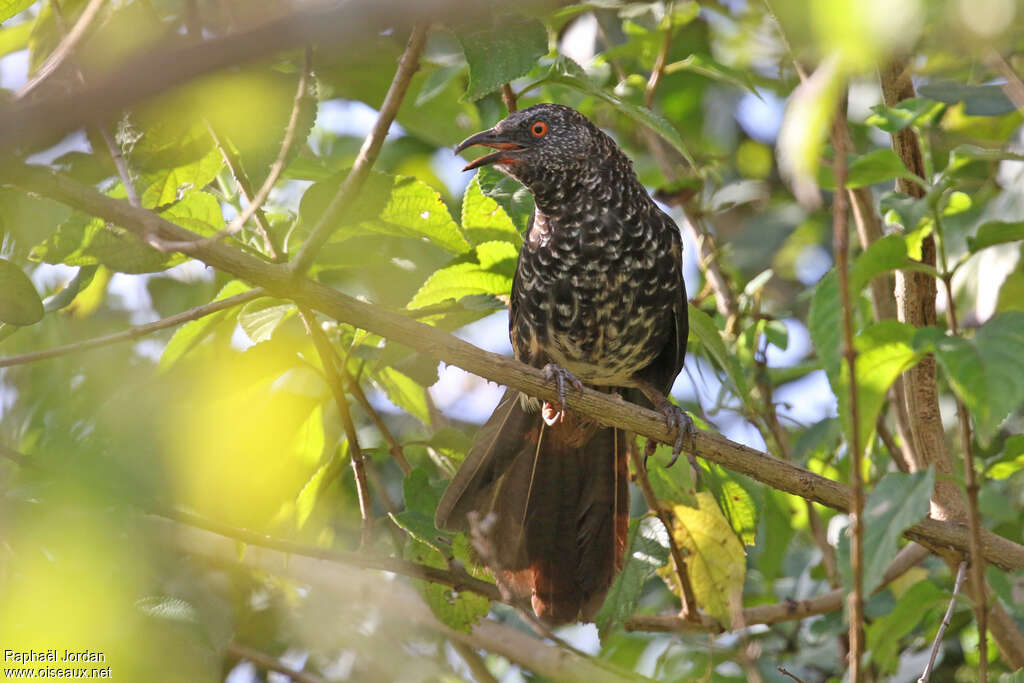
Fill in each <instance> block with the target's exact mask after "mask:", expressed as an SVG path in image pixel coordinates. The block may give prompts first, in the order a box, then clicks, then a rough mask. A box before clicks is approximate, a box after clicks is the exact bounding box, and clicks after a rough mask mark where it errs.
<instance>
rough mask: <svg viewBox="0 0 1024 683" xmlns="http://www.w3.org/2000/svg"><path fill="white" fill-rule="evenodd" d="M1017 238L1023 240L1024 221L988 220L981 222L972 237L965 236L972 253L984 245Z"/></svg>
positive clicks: (1012, 240)
mask: <svg viewBox="0 0 1024 683" xmlns="http://www.w3.org/2000/svg"><path fill="white" fill-rule="evenodd" d="M1017 240H1024V221H1022V222H1015V223H1006V222H1004V221H988V222H986V223H982V225H981V226H980V227H979V228H978V232H977V234H975V236H974V237H968V238H967V247H968V248H969V249H970V250H971V252H972V253H977V252H979V251H981V250H982V249H984V248H986V247H991V246H993V245H996V244H1005V243H1006V242H1016V241H1017Z"/></svg>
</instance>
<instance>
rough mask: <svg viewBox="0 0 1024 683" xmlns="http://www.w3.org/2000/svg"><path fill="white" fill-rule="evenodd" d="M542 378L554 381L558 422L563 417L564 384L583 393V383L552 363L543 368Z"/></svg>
mask: <svg viewBox="0 0 1024 683" xmlns="http://www.w3.org/2000/svg"><path fill="white" fill-rule="evenodd" d="M544 378H545V379H547V381H549V382H551V381H554V382H555V385H556V386H557V387H558V417H557V419H558V420H561V419H563V418H564V417H565V383H566V382H568V383H569V384H571V385H572V386H573V387H575V389H576V390H577V391H579V392H582V391H583V382H581V381H580V379H579V378H578V377H577V376H576V375H574V374H572V373H571V372H569V371H568V370H566V369H565V368H563V367H562V366H561V365H555V364H554V363H548V364H547V365H545V366H544Z"/></svg>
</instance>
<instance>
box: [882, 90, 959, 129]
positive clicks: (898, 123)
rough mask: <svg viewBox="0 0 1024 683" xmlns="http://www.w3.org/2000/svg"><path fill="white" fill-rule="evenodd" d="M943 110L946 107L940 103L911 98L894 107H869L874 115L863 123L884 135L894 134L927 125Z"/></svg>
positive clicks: (922, 98) (921, 98)
mask: <svg viewBox="0 0 1024 683" xmlns="http://www.w3.org/2000/svg"><path fill="white" fill-rule="evenodd" d="M945 108H946V105H945V104H944V103H942V102H936V101H934V100H929V99H927V98H924V97H913V98H910V99H907V100H903V101H902V102H900V103H899V104H897V105H896V106H895V107H887V106H885V105H884V104H878V105H875V106H874V107H871V111H873V112H874V114H872V115H871V116H869V117H868V118H867V120H865V121H864V123H866V124H867V125H869V126H875V127H876V128H880V129H882V130H884V131H885V132H886V133H895V132H897V131H901V130H903V129H904V128H906V127H907V126H913V125H915V124H918V123H920V124H922V125H927V124H929V123H931V122H932V121H933V120H934V119H935V117H936V116H938V115H939V114H940V113H941V112H942V111H943V110H944V109H945Z"/></svg>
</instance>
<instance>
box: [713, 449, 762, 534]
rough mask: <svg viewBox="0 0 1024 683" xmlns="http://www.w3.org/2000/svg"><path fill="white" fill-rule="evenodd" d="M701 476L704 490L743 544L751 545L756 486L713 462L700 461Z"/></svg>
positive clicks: (757, 510)
mask: <svg viewBox="0 0 1024 683" xmlns="http://www.w3.org/2000/svg"><path fill="white" fill-rule="evenodd" d="M704 476H705V482H706V486H707V488H708V491H709V492H710V493H711V495H712V496H714V498H715V502H716V503H717V504H718V508H719V509H720V510H721V511H722V514H723V515H724V516H725V519H726V520H727V521H728V522H729V527H730V528H731V529H732V530H733V531H734V532H735V533H736V535H737V536H738V537H739V538H740V540H741V541H743V543H744V544H745V545H754V538H755V537H756V536H757V525H758V521H759V519H760V504H759V501H760V499H761V495H760V493H761V492H760V490H759V489H758V488H757V487H756V486H755V485H754V483H753V482H752V481H751V480H750V479H748V478H746V477H744V476H743V475H741V474H736V473H734V472H730V471H729V470H727V469H725V468H724V467H720V466H718V465H715V464H713V463H704Z"/></svg>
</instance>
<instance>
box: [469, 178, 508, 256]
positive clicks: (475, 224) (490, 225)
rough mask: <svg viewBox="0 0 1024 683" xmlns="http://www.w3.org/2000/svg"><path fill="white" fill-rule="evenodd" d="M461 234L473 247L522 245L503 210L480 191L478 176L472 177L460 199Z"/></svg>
mask: <svg viewBox="0 0 1024 683" xmlns="http://www.w3.org/2000/svg"><path fill="white" fill-rule="evenodd" d="M462 233H463V234H464V235H465V236H466V238H467V239H468V240H469V243H470V244H472V245H474V246H476V245H479V244H480V243H482V242H489V241H502V242H511V243H513V244H516V245H518V244H521V243H522V238H520V236H519V231H517V230H516V226H515V225H514V224H513V223H512V219H511V218H509V217H508V214H507V213H505V209H503V208H502V207H501V205H500V204H498V202H497V201H495V200H494V199H492V198H491V197H488V196H487V195H485V194H484V193H483V191H482V190H481V189H480V177H479V174H477V175H475V176H473V180H471V181H470V182H469V187H467V188H466V193H465V195H463V197H462Z"/></svg>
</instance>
